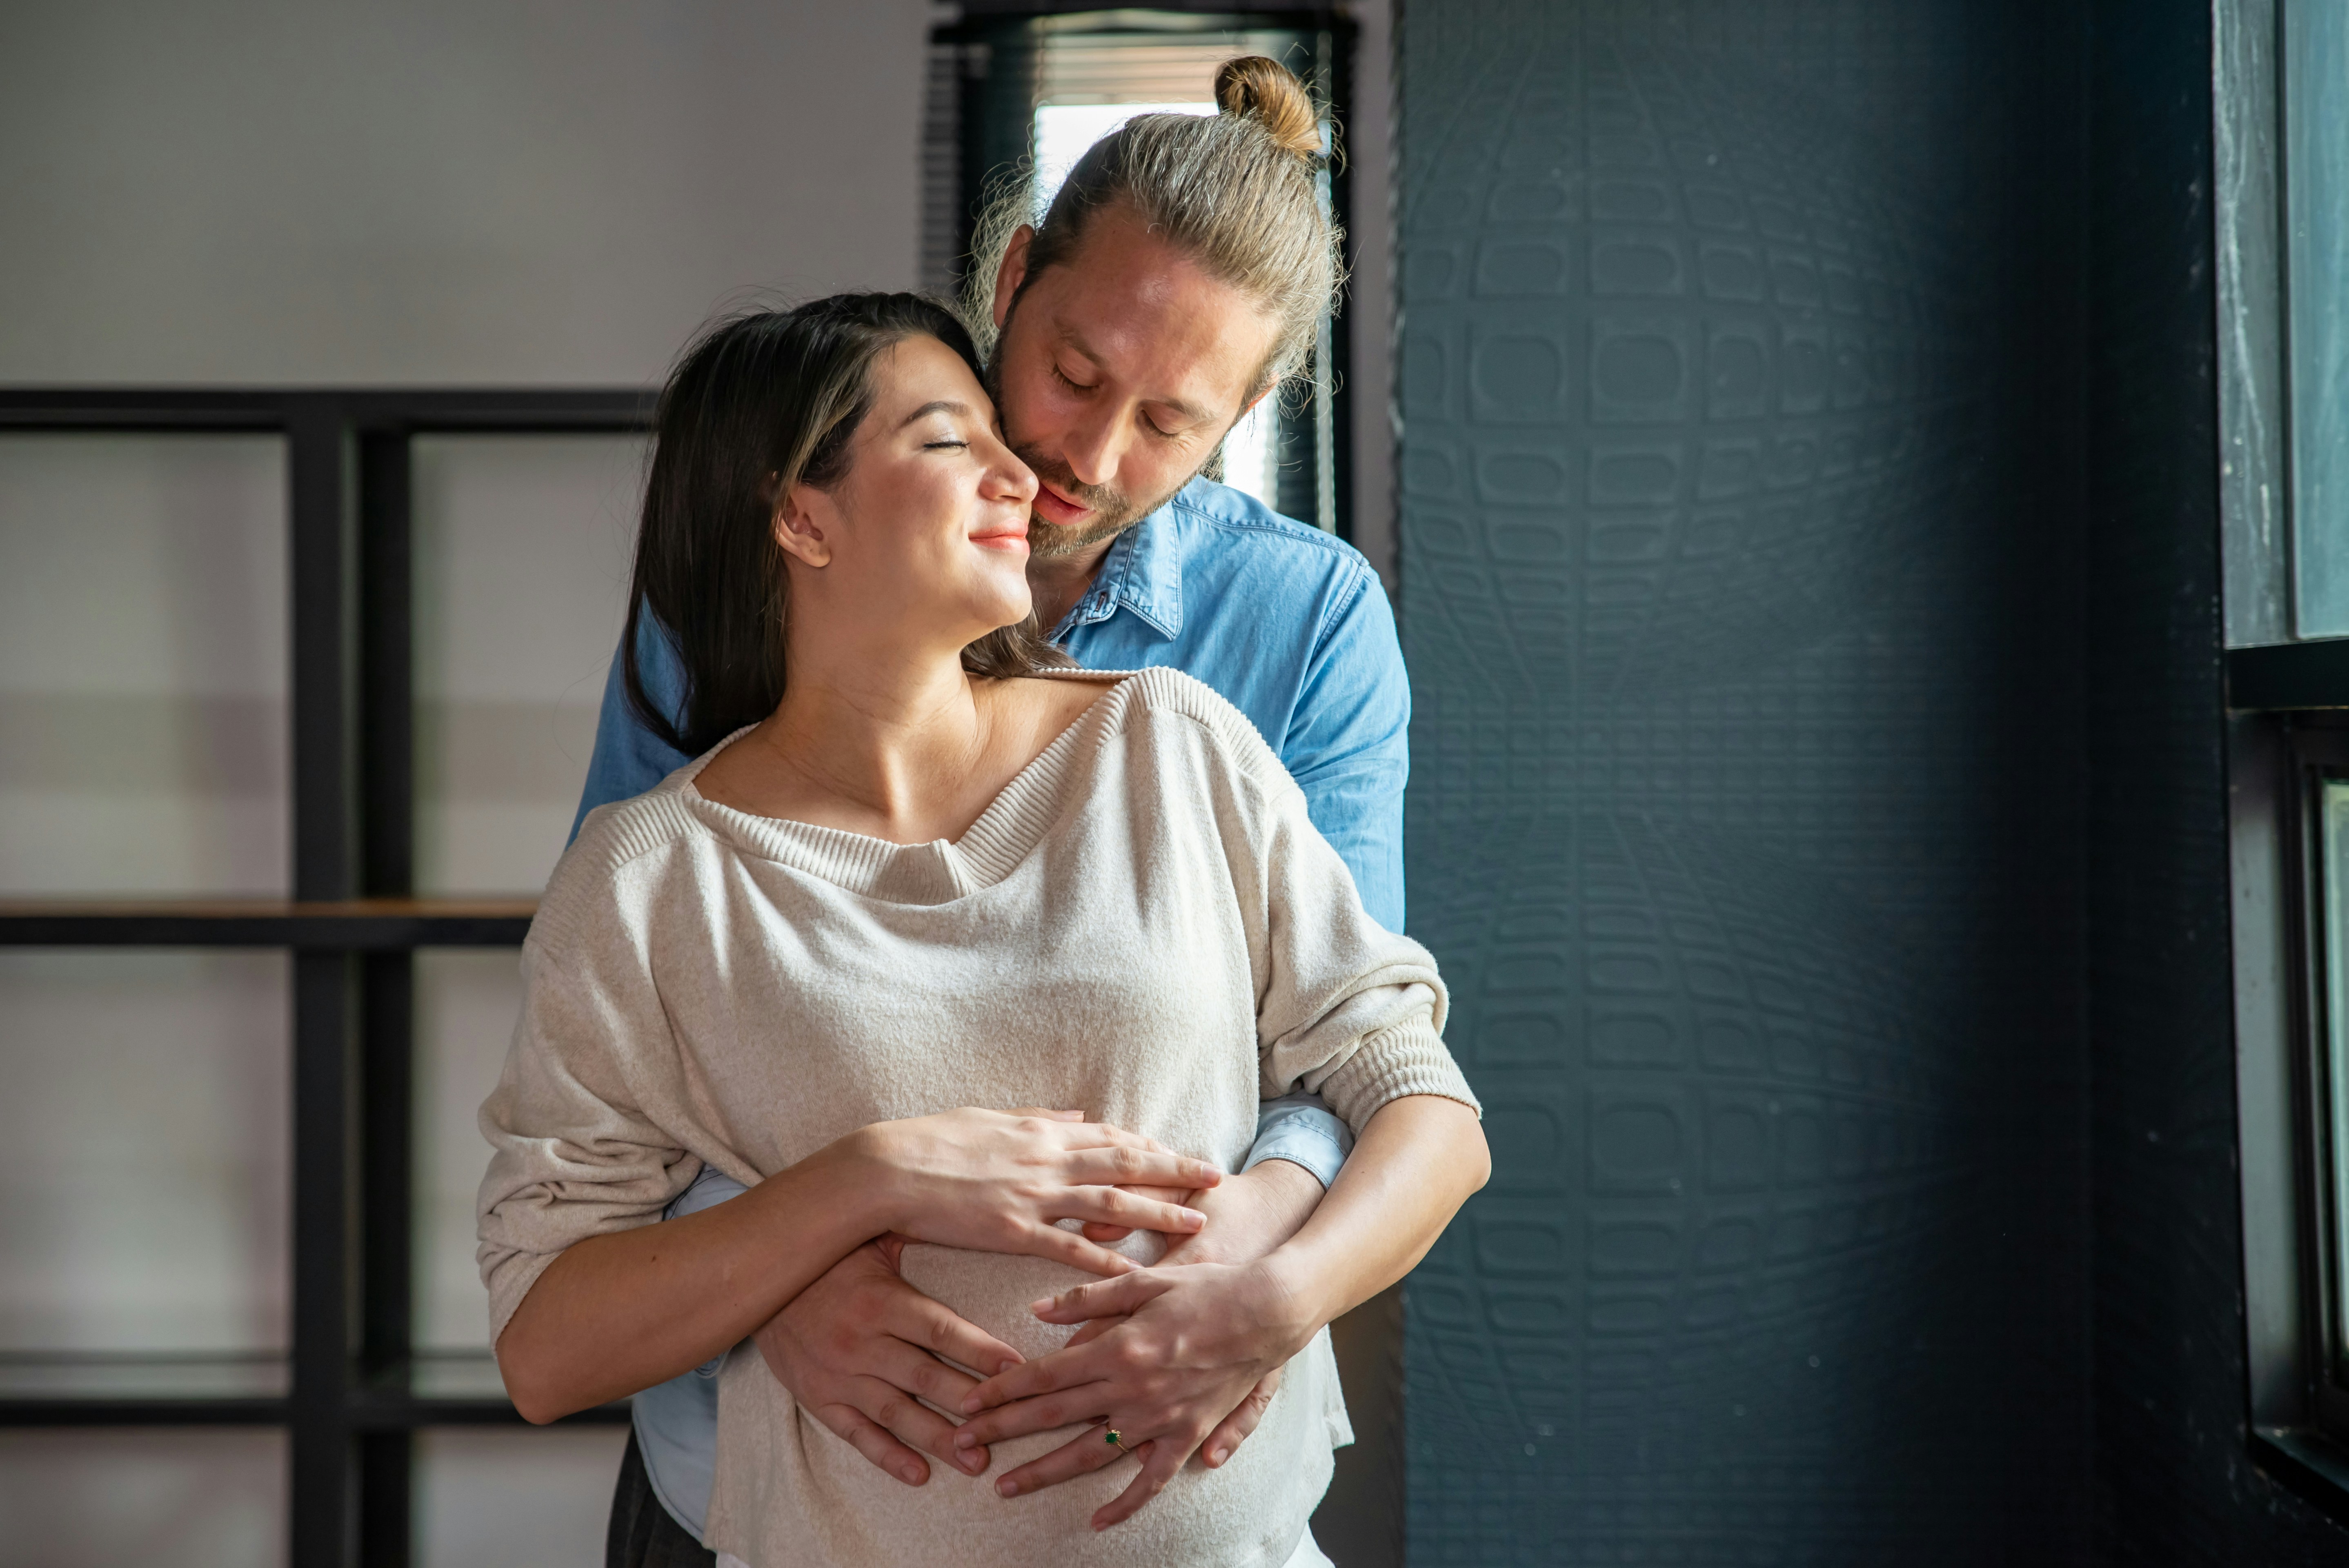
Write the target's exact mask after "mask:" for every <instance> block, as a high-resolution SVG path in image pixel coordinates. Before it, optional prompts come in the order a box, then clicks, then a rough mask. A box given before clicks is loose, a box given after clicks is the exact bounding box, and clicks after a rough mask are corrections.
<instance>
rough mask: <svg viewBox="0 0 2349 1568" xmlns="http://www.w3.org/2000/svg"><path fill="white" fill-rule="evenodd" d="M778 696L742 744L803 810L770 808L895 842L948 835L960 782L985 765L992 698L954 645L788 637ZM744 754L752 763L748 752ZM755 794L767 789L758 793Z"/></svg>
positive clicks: (775, 787)
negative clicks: (848, 643) (852, 643)
mask: <svg viewBox="0 0 2349 1568" xmlns="http://www.w3.org/2000/svg"><path fill="white" fill-rule="evenodd" d="M792 641H793V642H794V643H795V644H797V645H796V646H793V647H792V648H790V649H789V650H788V651H787V654H786V656H785V665H784V668H785V669H786V670H787V671H789V675H788V676H787V678H786V685H785V687H784V691H783V700H782V702H781V705H779V706H778V707H776V709H775V711H774V713H773V714H772V715H771V716H770V717H768V718H767V720H766V721H765V722H764V723H762V724H761V725H760V726H759V727H758V728H757V729H755V730H753V731H752V732H751V733H750V734H749V735H747V736H744V737H743V738H742V740H741V742H740V743H738V744H740V745H747V746H750V747H751V748H755V751H756V753H757V754H758V755H757V757H756V758H755V759H756V760H757V761H759V762H761V763H762V764H765V765H766V766H763V767H761V769H759V771H760V773H761V774H763V775H765V776H766V779H765V781H766V782H767V783H768V784H769V785H770V786H771V789H773V790H774V791H775V792H776V793H777V794H779V795H781V796H784V797H787V798H789V799H792V800H794V801H796V802H797V803H798V804H799V805H800V806H801V807H802V809H801V810H787V811H777V812H771V813H767V814H770V815H785V816H791V817H794V818H797V819H799V820H820V821H824V822H825V823H826V825H829V826H840V827H848V826H851V825H852V822H854V823H855V824H859V825H855V826H854V831H858V832H864V833H868V834H871V835H872V836H874V837H876V838H886V839H892V840H895V841H897V842H900V843H919V842H926V841H928V840H930V839H933V838H939V837H952V836H955V835H954V833H953V832H951V831H946V830H943V829H945V828H946V827H947V826H949V825H951V826H954V827H957V828H958V827H959V826H960V825H961V824H956V823H951V820H952V819H954V818H955V817H957V815H958V811H957V801H956V799H955V797H956V796H957V794H958V793H959V791H958V790H957V789H955V787H954V786H955V784H956V782H957V781H958V780H961V779H967V778H968V777H970V776H971V775H972V774H974V773H977V772H982V771H984V770H985V769H984V767H983V764H984V759H985V758H986V757H987V755H988V752H989V751H990V750H991V749H992V747H991V745H990V741H991V739H992V732H993V729H994V725H993V723H992V722H991V720H992V718H993V717H994V714H993V709H994V707H995V705H994V704H993V703H992V702H989V701H987V700H985V699H984V698H983V697H982V696H981V694H980V691H979V689H978V688H979V683H977V682H974V681H973V680H972V678H971V677H970V676H968V674H966V673H965V672H964V670H963V667H962V658H961V650H960V649H959V648H934V649H926V650H923V651H922V652H921V653H919V654H910V653H909V651H908V650H906V649H905V647H904V645H902V644H900V645H897V646H896V647H895V648H893V649H892V650H891V651H890V653H889V654H888V655H883V656H859V655H858V654H857V653H856V652H854V650H853V649H852V648H847V647H843V642H842V641H833V640H829V639H822V638H819V637H815V636H810V637H807V638H804V639H802V638H794V639H792ZM746 760H750V758H746ZM761 793H762V794H763V793H767V791H766V790H762V791H761Z"/></svg>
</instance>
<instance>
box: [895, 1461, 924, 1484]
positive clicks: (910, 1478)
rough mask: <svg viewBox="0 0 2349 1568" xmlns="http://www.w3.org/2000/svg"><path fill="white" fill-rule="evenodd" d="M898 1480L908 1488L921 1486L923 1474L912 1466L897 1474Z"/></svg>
mask: <svg viewBox="0 0 2349 1568" xmlns="http://www.w3.org/2000/svg"><path fill="white" fill-rule="evenodd" d="M897 1479H898V1480H902V1481H904V1482H905V1484H906V1485H907V1486H919V1485H921V1484H922V1472H921V1471H919V1470H916V1469H915V1468H914V1467H913V1466H912V1465H907V1466H905V1468H904V1469H903V1470H899V1471H898V1472H897Z"/></svg>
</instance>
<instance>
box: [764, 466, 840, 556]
mask: <svg viewBox="0 0 2349 1568" xmlns="http://www.w3.org/2000/svg"><path fill="white" fill-rule="evenodd" d="M830 510H831V505H830V499H829V498H828V497H826V496H825V495H824V493H823V491H822V490H817V489H816V488H815V487H814V486H813V485H793V486H792V487H791V488H790V489H788V490H785V491H783V493H782V494H781V497H779V498H777V500H776V501H775V516H774V531H775V542H776V544H778V545H779V546H781V549H782V552H783V553H784V554H786V555H788V556H791V557H792V559H794V560H796V561H797V562H799V563H800V564H801V565H802V566H816V567H823V566H829V565H831V564H832V546H831V545H830V544H827V543H826V542H824V537H823V526H822V524H821V523H819V522H818V521H817V517H818V514H819V513H823V512H829V511H830Z"/></svg>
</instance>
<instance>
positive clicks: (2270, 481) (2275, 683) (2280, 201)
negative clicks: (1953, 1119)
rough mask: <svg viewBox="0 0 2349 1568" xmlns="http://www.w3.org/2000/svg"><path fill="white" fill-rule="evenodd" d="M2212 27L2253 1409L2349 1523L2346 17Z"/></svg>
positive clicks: (2302, 1474)
mask: <svg viewBox="0 0 2349 1568" xmlns="http://www.w3.org/2000/svg"><path fill="white" fill-rule="evenodd" d="M2214 17H2215V22H2216V28H2215V42H2216V67H2217V88H2218V90H2217V94H2216V98H2215V104H2216V111H2215V112H2216V118H2217V124H2216V125H2215V127H2214V131H2215V148H2216V152H2217V160H2216V161H2217V165H2218V170H2219V182H2218V191H2217V194H2218V208H2219V213H2218V216H2219V258H2220V267H2219V289H2220V436H2221V441H2222V462H2221V469H2220V472H2221V486H2222V496H2221V501H2222V515H2223V520H2224V521H2223V527H2224V539H2223V550H2224V562H2225V575H2224V584H2225V597H2226V626H2227V643H2228V653H2227V694H2228V695H2227V702H2228V707H2229V709H2230V712H2229V714H2228V716H2227V726H2228V760H2229V769H2230V776H2231V777H2230V840H2231V849H2232V880H2233V897H2234V921H2233V930H2232V934H2231V935H2232V942H2233V949H2234V961H2235V979H2236V985H2235V992H2236V1034H2237V1062H2238V1083H2237V1104H2238V1109H2239V1118H2240V1122H2239V1127H2238V1137H2239V1140H2240V1154H2241V1165H2240V1170H2241V1177H2242V1191H2243V1238H2244V1302H2245V1307H2246V1317H2247V1324H2248V1330H2249V1333H2248V1341H2249V1348H2250V1366H2251V1387H2250V1389H2249V1390H2248V1397H2249V1401H2250V1406H2251V1429H2252V1431H2253V1434H2254V1444H2255V1447H2256V1449H2257V1452H2258V1458H2259V1459H2260V1460H2261V1463H2262V1464H2263V1465H2264V1466H2266V1467H2267V1468H2269V1469H2271V1470H2273V1471H2274V1472H2275V1473H2277V1474H2279V1475H2280V1476H2282V1477H2283V1478H2284V1479H2285V1480H2288V1481H2290V1482H2291V1483H2292V1484H2293V1485H2295V1486H2296V1487H2297V1488H2298V1489H2300V1490H2301V1491H2303V1492H2304V1493H2305V1494H2306V1495H2308V1496H2309V1497H2310V1498H2311V1499H2312V1500H2313V1501H2316V1502H2318V1503H2319V1504H2320V1505H2321V1506H2323V1507H2325V1508H2327V1509H2328V1510H2331V1511H2333V1512H2335V1513H2336V1514H2338V1515H2341V1516H2343V1517H2349V281H2344V280H2349V271H2344V266H2349V11H2344V8H2343V7H2341V6H2340V5H2336V4H2329V3H2325V0H2220V4H2219V5H2218V6H2217V7H2216V10H2215V12H2214Z"/></svg>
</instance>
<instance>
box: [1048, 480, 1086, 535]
mask: <svg viewBox="0 0 2349 1568" xmlns="http://www.w3.org/2000/svg"><path fill="white" fill-rule="evenodd" d="M1092 510H1093V509H1092V508H1091V507H1089V506H1081V505H1079V504H1078V503H1077V502H1075V501H1072V500H1070V499H1069V498H1068V497H1067V496H1064V495H1062V494H1061V492H1060V491H1059V490H1054V489H1053V488H1052V487H1051V486H1050V485H1045V484H1040V485H1038V486H1037V487H1036V511H1037V514H1038V515H1039V516H1040V517H1042V518H1043V520H1044V521H1046V522H1049V523H1053V524H1056V525H1057V526H1059V527H1061V528H1066V527H1067V526H1069V524H1071V523H1072V522H1076V521H1080V520H1081V519H1083V518H1087V517H1091V516H1092Z"/></svg>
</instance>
